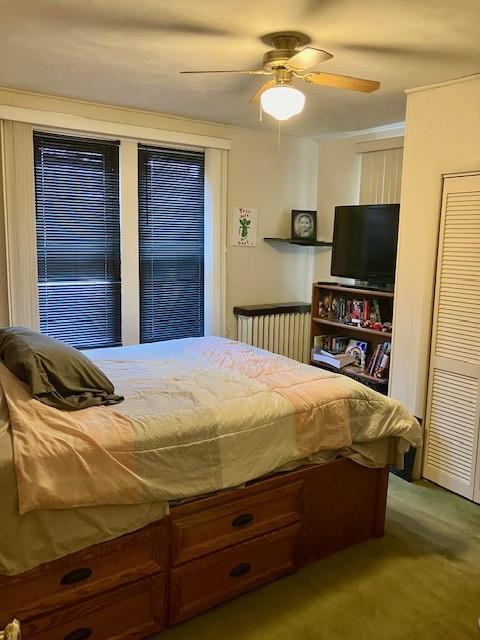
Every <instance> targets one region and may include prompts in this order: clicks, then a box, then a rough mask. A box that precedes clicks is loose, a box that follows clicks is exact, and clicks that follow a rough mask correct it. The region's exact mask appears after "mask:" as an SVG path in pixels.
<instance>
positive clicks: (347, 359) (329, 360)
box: [312, 351, 355, 369]
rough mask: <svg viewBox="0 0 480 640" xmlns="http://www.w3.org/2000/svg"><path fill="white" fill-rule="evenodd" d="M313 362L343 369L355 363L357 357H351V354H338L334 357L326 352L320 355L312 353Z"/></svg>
mask: <svg viewBox="0 0 480 640" xmlns="http://www.w3.org/2000/svg"><path fill="white" fill-rule="evenodd" d="M312 360H313V361H314V362H323V363H324V364H328V365H330V366H331V367H334V368H335V369H343V367H346V366H347V365H349V364H353V363H354V362H355V356H352V355H350V354H349V353H337V354H336V355H333V354H331V353H328V352H326V351H323V352H320V353H315V352H313V353H312Z"/></svg>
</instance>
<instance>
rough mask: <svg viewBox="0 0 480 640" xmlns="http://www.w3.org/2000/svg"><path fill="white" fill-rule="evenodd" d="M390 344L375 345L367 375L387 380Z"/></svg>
mask: <svg viewBox="0 0 480 640" xmlns="http://www.w3.org/2000/svg"><path fill="white" fill-rule="evenodd" d="M391 348H392V345H391V343H390V342H383V343H382V344H379V345H377V347H376V349H375V351H374V352H373V354H372V357H371V358H370V362H369V363H368V367H367V373H368V374H369V375H371V376H373V377H374V378H387V377H388V369H389V365H390V350H391Z"/></svg>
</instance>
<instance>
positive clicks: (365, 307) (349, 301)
mask: <svg viewBox="0 0 480 640" xmlns="http://www.w3.org/2000/svg"><path fill="white" fill-rule="evenodd" d="M318 316H319V318H328V319H329V320H336V321H338V322H344V323H345V324H353V325H363V324H365V323H372V324H374V323H377V322H378V323H381V322H382V316H381V313H380V305H379V303H378V300H377V298H373V299H371V300H370V299H367V298H347V297H345V296H336V295H332V293H328V294H325V295H321V296H320V299H319V303H318Z"/></svg>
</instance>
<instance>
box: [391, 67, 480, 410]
mask: <svg viewBox="0 0 480 640" xmlns="http://www.w3.org/2000/svg"><path fill="white" fill-rule="evenodd" d="M479 105H480V75H477V76H474V77H473V76H472V77H470V78H467V79H463V80H459V81H457V82H454V83H445V84H444V85H438V86H433V87H427V88H425V89H420V90H416V91H413V92H411V93H409V94H408V98H407V118H406V135H405V148H404V165H403V183H402V199H401V211H400V232H399V234H400V235H399V250H398V260H397V278H396V285H395V292H396V295H395V311H394V324H393V326H394V334H393V344H394V352H393V358H392V365H391V383H390V392H391V394H392V395H393V396H394V397H396V398H398V399H399V400H401V401H402V402H403V403H404V404H405V405H406V406H407V407H408V408H409V409H410V411H411V412H412V413H413V414H415V415H416V416H418V417H421V418H423V417H424V413H425V399H426V393H427V382H428V364H429V352H430V338H431V316H432V306H433V297H434V280H435V267H436V253H437V242H438V227H439V219H440V205H441V195H442V174H445V173H452V172H457V171H471V170H475V169H476V170H478V169H480V107H479Z"/></svg>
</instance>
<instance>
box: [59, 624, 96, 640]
mask: <svg viewBox="0 0 480 640" xmlns="http://www.w3.org/2000/svg"><path fill="white" fill-rule="evenodd" d="M91 635H92V629H91V628H90V627H80V629H75V630H74V631H70V633H67V635H66V636H65V637H64V638H63V640H87V638H89V637H90V636H91Z"/></svg>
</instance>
